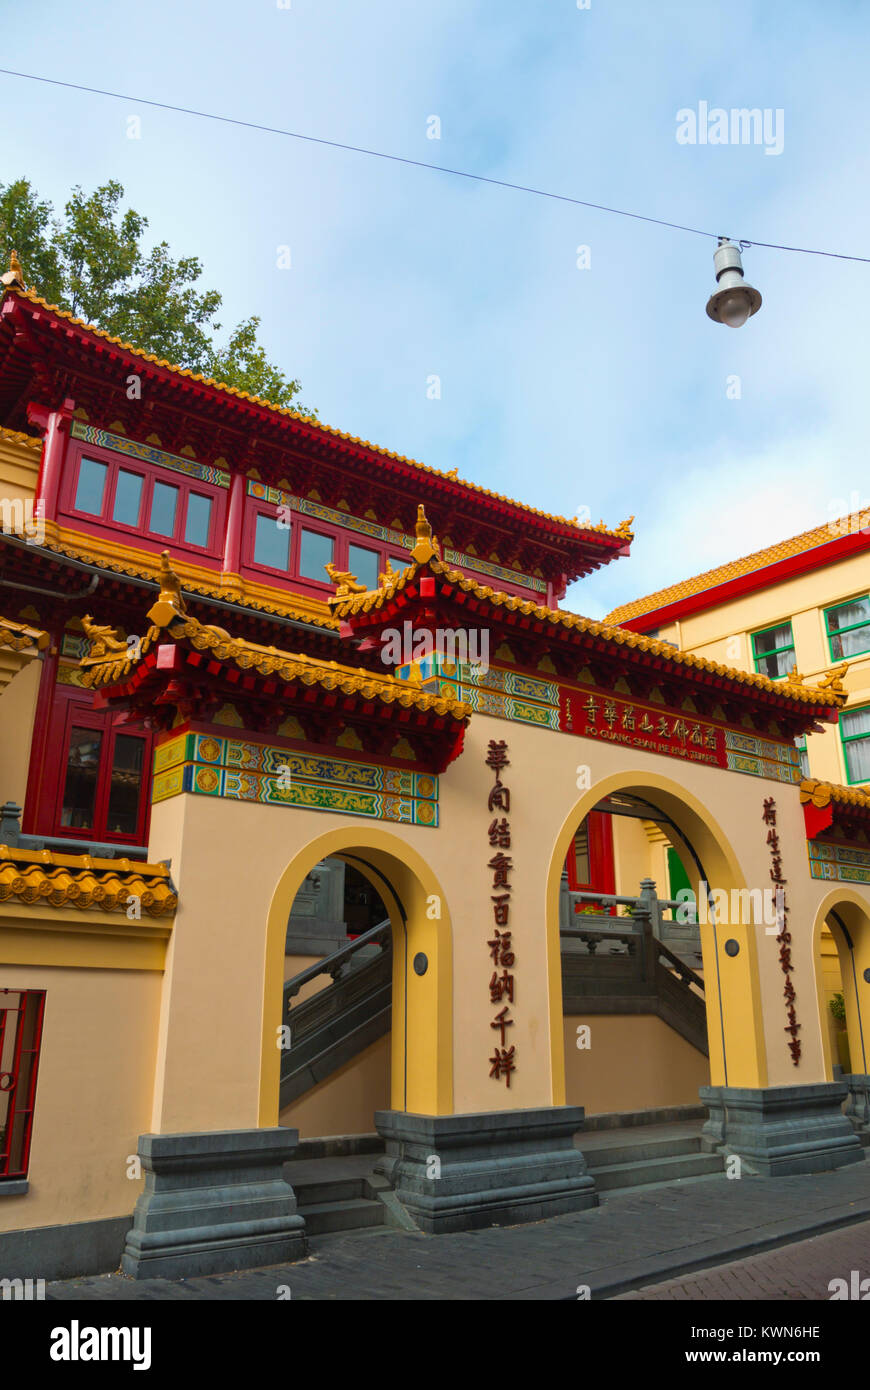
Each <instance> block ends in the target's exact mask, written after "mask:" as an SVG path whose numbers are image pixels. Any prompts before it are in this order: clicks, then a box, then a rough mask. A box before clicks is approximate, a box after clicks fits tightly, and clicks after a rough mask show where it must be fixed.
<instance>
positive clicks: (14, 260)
mask: <svg viewBox="0 0 870 1390" xmlns="http://www.w3.org/2000/svg"><path fill="white" fill-rule="evenodd" d="M0 285H17V286H18V288H19V289H20V290H26V289H27V286H26V285H25V283H24V271H23V270H22V269H21V262H20V261H19V259H18V252H17V251H12V252H11V253H10V255H9V269H8V270H7V271H6V274H5V275H0Z"/></svg>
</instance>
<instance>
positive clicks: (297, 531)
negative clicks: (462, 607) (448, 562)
mask: <svg viewBox="0 0 870 1390" xmlns="http://www.w3.org/2000/svg"><path fill="white" fill-rule="evenodd" d="M281 512H287V513H289V514H290V523H289V524H290V563H289V568H288V569H287V570H280V569H276V568H275V567H274V566H273V565H263V564H259V563H258V562H257V561H256V560H255V559H254V553H255V546H256V533H257V517H258V516H268V517H271V518H273V519H277V517H278V515H279V513H281ZM303 530H304V531H317V532H318V533H319V534H320V535H322V536H328V537H329V538H330V540H331V541H332V543H333V561H332V563H333V564H334V565H335V567H336V569H339V570H350V571H351V573H353V567H352V566H351V564H350V562H349V560H348V547H349V546H351V545H358V546H361V547H362V548H363V549H365V550H371V551H374V553H375V554H376V555H377V556H378V574H383V572H384V571H385V570H386V567H387V560H388V559H389V560H390V562H391V564H392V566H393V568H394V569H400V570H402V569H405V568H406V567H407V566H408V565H409V564H410V563H411V556H410V552H409V551H405V552H404V554H403V555H400V554H398V553H397V547H396V544H395V542H384V541H379V540H377V539H376V538H375V537H374V536H367V535H365V534H364V533H363V532H360V531H351V530H349V529H348V528H346V527H344V526H342V525H340V524H339V523H338V522H328V521H323V520H322V519H321V518H320V517H310V516H308V515H307V514H306V513H305V512H300V511H297V510H296V509H295V508H291V507H290V506H289V504H288V505H286V506H284V505H279V504H278V503H277V502H266V501H264V499H263V498H262V497H248V496H246V497H245V519H244V524H243V528H242V553H241V561H240V563H241V569H242V574H247V575H249V576H250V577H251V578H256V577H257V575H269V576H271V577H273V578H280V579H283V580H285V581H287V580H292V581H293V587H294V589H302V590H304V589H305V588H306V587H307V588H309V589H310V590H311V592H312V594H313V595H315V596H318V597H319V596H320V595H322V594H324V593H331V592H332V590H333V584H332V581H331V580H330V579H329V577H328V576H327V575H326V573H325V572H324V576H323V579H309V578H303V577H302V575H301V574H300V573H299V551H300V545H301V533H302V531H303ZM458 568H460V569H461V570H462V573H463V574H467V575H468V576H469V578H471V579H474V580H475V581H476V582H477V583H478V584H488V585H489V586H490V587H492V588H501V589H503V591H504V592H505V593H506V594H513V595H515V596H516V597H517V598H524V599H533V600H534V602H536V603H539V602H541V601H542V595H541V594H540V593H539V591H538V590H536V589H529V588H524V587H523V585H522V584H519V583H510V582H508V581H506V580H501V579H495V578H493V577H492V576H490V575H487V574H486V573H485V572H484V571H482V570H474V569H471V568H470V567H469V566H458Z"/></svg>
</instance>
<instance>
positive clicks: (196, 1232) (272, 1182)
mask: <svg viewBox="0 0 870 1390" xmlns="http://www.w3.org/2000/svg"><path fill="white" fill-rule="evenodd" d="M298 1140H299V1131H298V1130H295V1129H283V1128H275V1129H242V1130H220V1131H216V1132H213V1133H202V1134H143V1135H142V1136H141V1138H140V1140H139V1155H140V1157H141V1159H142V1165H143V1167H144V1169H145V1191H144V1192H143V1193H142V1196H141V1197H140V1198H139V1200H138V1201H137V1203H136V1209H135V1211H134V1213H133V1226H132V1229H131V1230H129V1231H128V1232H127V1244H126V1248H125V1250H124V1257H123V1259H122V1261H121V1269H122V1271H123V1273H124V1274H129V1275H132V1277H133V1278H134V1279H153V1278H166V1279H179V1278H187V1277H191V1276H193V1275H198V1274H223V1273H229V1272H230V1271H231V1270H235V1269H252V1268H254V1267H255V1266H256V1265H269V1264H284V1263H287V1262H289V1261H291V1260H299V1259H303V1258H304V1256H305V1254H306V1248H305V1223H304V1221H303V1219H302V1217H301V1216H299V1215H298V1213H297V1211H296V1198H295V1196H294V1193H293V1188H292V1187H291V1186H290V1184H289V1183H288V1182H287V1181H286V1179H285V1178H284V1176H283V1173H282V1165H283V1164H284V1163H286V1162H287V1160H288V1159H289V1158H291V1157H292V1155H293V1153H294V1151H295V1149H296V1147H297V1144H298Z"/></svg>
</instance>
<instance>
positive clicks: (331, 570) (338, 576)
mask: <svg viewBox="0 0 870 1390" xmlns="http://www.w3.org/2000/svg"><path fill="white" fill-rule="evenodd" d="M323 568H324V569H325V570H326V573H327V574H328V575H329V577H330V579H331V580H332V582H333V584H334V585H335V586H336V588H335V593H334V594H333V599H339V598H350V596H351V594H364V593H365V592H366V586H365V584H360V582H359V580H358V579H357V577H356V575H355V574H351V572H350V570H337V569H336V568H335V565H334V564H333V563H332V561H331V560H330V561H328V563H327V564H325V565H324V566H323ZM330 602H332V600H330Z"/></svg>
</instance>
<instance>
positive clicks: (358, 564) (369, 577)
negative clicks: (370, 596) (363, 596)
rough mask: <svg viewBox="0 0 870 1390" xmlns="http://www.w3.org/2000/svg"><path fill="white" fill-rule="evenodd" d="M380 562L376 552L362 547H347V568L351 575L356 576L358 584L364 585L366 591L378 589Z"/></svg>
mask: <svg viewBox="0 0 870 1390" xmlns="http://www.w3.org/2000/svg"><path fill="white" fill-rule="evenodd" d="M380 561H381V557H380V555H379V554H378V552H377V551H376V550H369V549H368V548H367V547H366V546H364V545H349V546H348V547H347V567H348V569H349V570H350V572H351V574H355V575H356V577H357V579H358V580H359V582H360V584H365V586H366V588H367V589H376V588H377V587H378V571H379V570H380V567H381V564H380Z"/></svg>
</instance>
